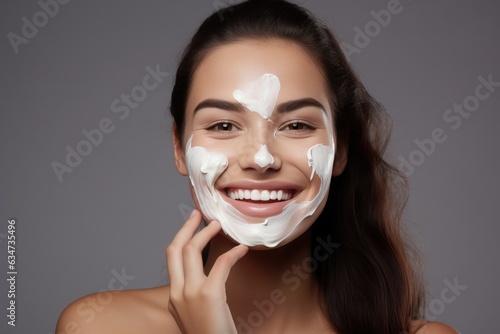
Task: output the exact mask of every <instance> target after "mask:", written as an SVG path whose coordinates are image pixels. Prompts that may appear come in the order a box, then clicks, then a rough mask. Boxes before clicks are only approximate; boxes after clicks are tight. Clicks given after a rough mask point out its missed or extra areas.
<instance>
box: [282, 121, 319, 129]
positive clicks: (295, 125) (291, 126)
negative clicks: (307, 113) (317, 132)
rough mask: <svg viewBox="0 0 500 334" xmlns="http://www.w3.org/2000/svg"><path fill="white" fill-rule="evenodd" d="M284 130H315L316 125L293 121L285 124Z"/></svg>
mask: <svg viewBox="0 0 500 334" xmlns="http://www.w3.org/2000/svg"><path fill="white" fill-rule="evenodd" d="M281 130H282V131H304V130H314V127H312V126H310V125H309V124H306V123H303V122H292V123H288V124H287V125H285V126H284V127H283V128H282V129H281Z"/></svg>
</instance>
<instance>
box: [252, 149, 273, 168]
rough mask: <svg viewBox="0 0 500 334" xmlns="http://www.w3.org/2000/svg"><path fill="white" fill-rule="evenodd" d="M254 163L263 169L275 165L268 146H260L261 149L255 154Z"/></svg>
mask: <svg viewBox="0 0 500 334" xmlns="http://www.w3.org/2000/svg"><path fill="white" fill-rule="evenodd" d="M253 161H254V162H255V163H256V164H257V165H259V166H260V167H261V168H264V167H267V166H269V165H272V164H273V163H274V157H273V156H272V154H271V153H269V150H268V149H267V145H263V144H261V145H260V149H259V150H258V151H257V153H255V155H254V157H253Z"/></svg>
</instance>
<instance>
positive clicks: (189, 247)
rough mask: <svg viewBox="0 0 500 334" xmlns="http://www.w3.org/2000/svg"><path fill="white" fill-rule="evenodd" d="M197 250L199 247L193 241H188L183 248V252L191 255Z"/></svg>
mask: <svg viewBox="0 0 500 334" xmlns="http://www.w3.org/2000/svg"><path fill="white" fill-rule="evenodd" d="M196 252H197V247H196V246H195V245H193V244H192V243H187V244H186V245H185V246H184V247H183V248H182V254H183V255H191V254H194V253H196Z"/></svg>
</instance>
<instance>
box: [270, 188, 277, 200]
mask: <svg viewBox="0 0 500 334" xmlns="http://www.w3.org/2000/svg"><path fill="white" fill-rule="evenodd" d="M269 198H270V199H277V198H278V194H277V193H276V190H273V191H271V195H270V196H269Z"/></svg>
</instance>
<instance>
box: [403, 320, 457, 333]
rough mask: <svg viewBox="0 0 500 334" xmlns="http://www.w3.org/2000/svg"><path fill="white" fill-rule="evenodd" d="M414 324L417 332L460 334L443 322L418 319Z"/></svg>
mask: <svg viewBox="0 0 500 334" xmlns="http://www.w3.org/2000/svg"><path fill="white" fill-rule="evenodd" d="M412 326H413V328H415V329H416V332H415V334H460V333H459V332H457V331H456V330H454V329H453V328H451V327H450V326H448V325H446V324H443V323H442V322H436V321H422V320H417V321H414V322H413V323H412Z"/></svg>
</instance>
